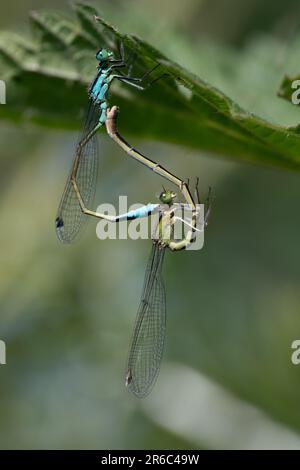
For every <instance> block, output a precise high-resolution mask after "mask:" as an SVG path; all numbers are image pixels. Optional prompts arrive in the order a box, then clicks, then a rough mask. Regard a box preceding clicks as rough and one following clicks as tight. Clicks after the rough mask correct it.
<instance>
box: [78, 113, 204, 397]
mask: <svg viewBox="0 0 300 470" xmlns="http://www.w3.org/2000/svg"><path fill="white" fill-rule="evenodd" d="M117 114H118V109H117V107H113V108H112V109H109V110H108V111H107V120H106V128H107V131H108V133H109V135H110V136H111V137H112V139H113V140H114V141H115V142H117V143H118V145H120V146H121V147H122V148H123V149H124V150H125V151H126V152H127V153H128V154H129V155H130V156H131V157H133V158H134V159H136V160H137V161H139V162H140V163H142V164H143V165H145V166H146V167H148V168H149V169H151V170H153V171H154V172H155V173H157V174H159V175H160V176H163V177H164V178H165V179H167V180H168V181H171V182H172V183H174V184H175V185H176V186H177V187H178V188H179V189H180V191H181V193H182V195H183V196H184V199H185V202H186V203H187V206H188V208H189V211H190V212H191V216H190V218H191V220H190V221H186V220H184V219H182V218H181V217H179V216H178V215H177V211H178V209H181V207H182V204H176V203H175V202H174V201H175V198H176V196H177V195H176V193H175V192H173V191H170V190H164V191H163V192H162V193H161V195H160V204H147V205H145V206H143V207H141V208H139V209H137V210H133V211H130V212H127V213H125V214H119V215H116V216H115V215H109V214H104V213H100V212H94V211H92V210H91V209H89V208H87V207H86V206H85V204H84V202H83V199H82V196H81V193H80V190H79V187H78V185H77V184H76V181H74V182H73V185H74V189H75V192H76V194H77V197H78V201H79V204H80V207H81V210H82V212H83V213H84V214H86V215H90V216H94V217H97V218H100V219H105V220H109V221H111V222H120V221H121V220H133V219H137V218H141V217H147V216H150V215H152V214H155V213H158V214H159V221H158V224H157V227H156V230H155V233H154V236H153V246H152V251H151V255H150V258H149V261H148V264H147V269H146V274H145V280H144V287H143V293H142V298H141V302H140V306H139V309H138V313H137V318H136V323H135V327H134V333H133V338H132V343H131V347H130V353H129V358H128V365H127V369H126V386H127V388H128V389H129V391H130V392H132V393H133V394H134V395H135V396H137V397H140V398H142V397H144V396H146V395H147V394H148V393H149V392H150V391H151V388H152V386H153V385H154V383H155V380H156V378H157V375H158V372H159V368H160V364H161V359H162V354H163V347H164V340H165V333H166V296H165V288H164V283H163V278H162V265H163V259H164V254H165V248H169V249H170V250H172V251H179V250H183V249H186V248H187V247H188V246H189V245H190V244H191V243H193V241H194V239H195V235H196V232H197V231H198V230H199V228H197V218H198V212H197V204H198V203H199V193H198V182H197V184H196V190H195V196H194V197H193V196H192V194H191V192H190V189H189V185H188V183H186V182H185V181H183V180H180V179H179V178H178V177H177V176H175V175H173V174H172V173H170V172H169V171H168V170H166V169H165V168H163V167H162V166H161V165H159V164H157V163H155V162H154V161H153V160H151V159H149V158H148V157H146V156H145V155H143V154H141V153H140V152H139V151H138V150H136V149H135V148H133V147H132V146H130V145H129V144H128V143H127V142H126V141H125V139H123V137H122V136H121V135H120V134H119V133H118V130H117ZM209 196H210V193H209ZM209 196H208V199H207V201H206V204H205V207H206V210H205V214H204V222H203V227H204V226H205V225H206V223H207V219H208V216H209V212H210V203H209ZM176 221H180V222H182V223H184V224H187V225H188V226H189V230H188V231H187V233H186V235H185V237H183V238H182V239H181V240H174V239H173V233H174V226H175V223H176Z"/></svg>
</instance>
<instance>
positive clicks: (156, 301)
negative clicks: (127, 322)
mask: <svg viewBox="0 0 300 470" xmlns="http://www.w3.org/2000/svg"><path fill="white" fill-rule="evenodd" d="M164 254H165V249H164V248H161V247H160V246H159V245H157V244H153V248H152V251H151V255H150V258H149V261H148V264H147V268H146V274H145V281H144V287H143V294H142V298H141V303H140V305H139V309H138V313H137V318H136V322H135V327H134V332H133V338H132V343H131V348H130V353H129V359H128V366H127V372H126V386H127V388H128V390H129V391H130V392H132V393H133V394H134V395H136V396H137V397H139V398H143V397H145V396H146V395H148V393H149V392H150V391H151V389H152V387H153V385H154V383H155V380H156V378H157V375H158V372H159V369H160V364H161V360H162V355H163V349H164V342H165V334H166V294H165V287H164V282H163V279H162V273H161V271H162V263H163V259H164Z"/></svg>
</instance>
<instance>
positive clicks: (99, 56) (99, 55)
mask: <svg viewBox="0 0 300 470" xmlns="http://www.w3.org/2000/svg"><path fill="white" fill-rule="evenodd" d="M101 57H102V49H99V51H98V52H97V54H96V59H97V60H100V59H101Z"/></svg>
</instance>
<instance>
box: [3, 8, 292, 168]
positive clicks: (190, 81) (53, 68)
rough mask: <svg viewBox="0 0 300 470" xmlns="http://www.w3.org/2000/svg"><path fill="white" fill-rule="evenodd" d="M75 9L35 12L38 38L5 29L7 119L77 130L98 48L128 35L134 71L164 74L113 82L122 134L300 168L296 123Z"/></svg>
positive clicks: (90, 10)
mask: <svg viewBox="0 0 300 470" xmlns="http://www.w3.org/2000/svg"><path fill="white" fill-rule="evenodd" d="M74 11H75V13H76V17H77V19H76V20H75V19H74V18H63V17H62V16H61V15H57V14H53V13H33V14H32V15H31V18H30V21H31V25H32V31H33V39H24V38H23V37H21V36H19V35H16V34H12V33H1V34H0V70H1V79H2V80H5V81H6V82H7V105H6V106H4V105H3V106H1V107H0V117H1V118H5V119H11V120H14V121H16V122H20V121H32V122H35V123H37V124H41V125H46V126H48V127H54V128H65V129H71V128H77V127H78V126H79V125H80V122H81V120H82V117H83V112H84V109H85V107H86V104H87V93H86V88H87V85H88V84H89V82H90V81H91V80H92V79H93V76H94V73H95V66H96V63H95V60H94V55H95V52H96V51H97V49H98V48H99V47H102V46H105V47H109V48H112V49H114V50H115V51H117V50H118V47H117V44H118V43H119V42H120V41H123V42H124V45H125V49H126V53H127V54H128V56H129V57H134V58H135V62H134V63H135V65H134V67H133V74H134V75H136V76H141V75H143V73H145V71H147V70H149V69H151V68H153V66H154V65H155V64H157V63H159V64H160V67H159V68H158V69H156V70H155V72H154V73H153V75H152V76H153V78H157V77H158V76H160V74H164V77H163V78H162V79H161V80H159V81H157V82H156V83H155V84H154V85H153V87H151V88H150V89H148V90H147V91H145V92H140V91H136V90H133V89H131V88H130V87H126V86H125V85H124V84H122V85H121V84H119V85H118V86H114V87H113V90H112V91H113V96H112V98H111V100H110V103H111V104H117V105H119V106H120V109H121V116H120V129H121V132H122V133H123V134H124V135H128V134H131V135H134V136H137V137H142V138H147V139H157V140H163V141H167V142H171V143H174V144H180V145H184V146H188V147H191V148H196V149H200V150H207V151H209V152H212V153H214V154H217V155H222V156H230V157H235V158H236V159H238V160H247V161H250V162H255V163H263V164H270V165H274V166H279V167H283V168H289V169H300V135H299V129H298V127H284V126H279V125H275V124H272V123H270V122H268V121H266V120H263V119H261V118H258V117H257V116H255V115H253V114H252V113H249V112H247V111H245V110H244V109H242V107H240V106H239V105H238V104H237V103H235V102H234V101H232V100H231V99H230V98H229V97H227V96H226V95H224V94H223V93H222V92H220V91H219V90H217V89H216V88H214V87H212V86H211V85H210V84H209V83H207V82H206V81H203V80H201V79H200V78H199V77H197V76H196V75H194V74H192V73H190V72H189V71H187V70H185V69H184V68H182V67H181V66H180V65H178V64H176V63H174V62H172V61H171V60H169V59H168V58H167V57H165V56H164V55H163V54H162V53H160V52H159V51H158V50H157V49H155V48H154V47H152V46H151V45H149V44H148V43H146V42H145V41H143V40H142V39H140V38H138V37H136V36H133V35H124V34H121V33H120V32H119V31H118V30H116V29H115V28H114V27H113V26H111V25H110V24H108V23H107V22H105V21H104V20H102V19H100V18H99V17H98V13H97V11H96V10H95V9H94V8H93V7H91V6H89V5H87V4H81V3H76V4H74ZM95 17H97V19H95ZM245 92H246V90H245ZM274 99H277V98H276V96H274Z"/></svg>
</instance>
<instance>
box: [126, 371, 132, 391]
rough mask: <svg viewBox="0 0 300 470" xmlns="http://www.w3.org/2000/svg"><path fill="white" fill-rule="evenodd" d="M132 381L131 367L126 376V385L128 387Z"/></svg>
mask: <svg viewBox="0 0 300 470" xmlns="http://www.w3.org/2000/svg"><path fill="white" fill-rule="evenodd" d="M131 382H132V373H131V370H130V369H129V370H128V371H127V374H126V377H125V387H128V386H129V385H130V384H131Z"/></svg>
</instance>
